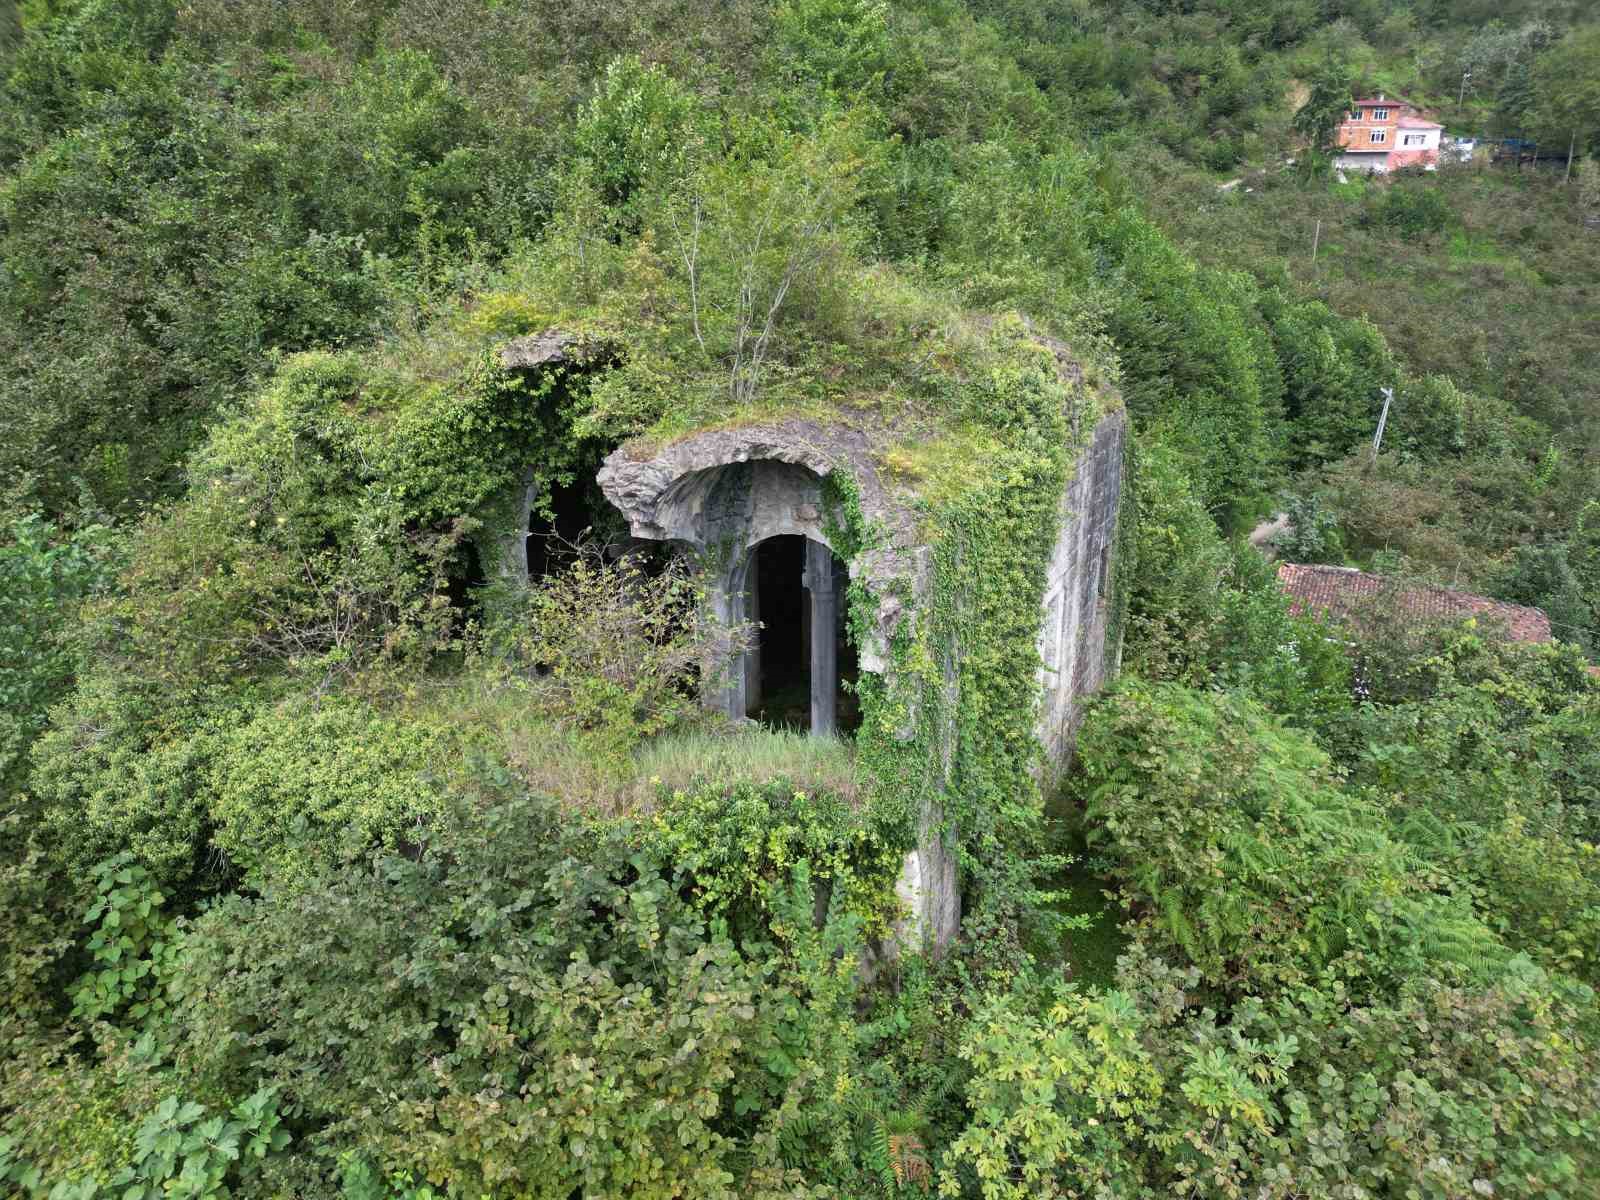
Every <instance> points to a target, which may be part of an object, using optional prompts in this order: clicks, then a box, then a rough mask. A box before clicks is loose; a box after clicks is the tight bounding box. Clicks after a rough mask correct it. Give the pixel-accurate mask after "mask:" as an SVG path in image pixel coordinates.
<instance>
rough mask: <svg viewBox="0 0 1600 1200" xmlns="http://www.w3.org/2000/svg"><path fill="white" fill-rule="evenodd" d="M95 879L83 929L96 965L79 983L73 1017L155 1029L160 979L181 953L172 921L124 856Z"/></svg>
mask: <svg viewBox="0 0 1600 1200" xmlns="http://www.w3.org/2000/svg"><path fill="white" fill-rule="evenodd" d="M94 874H95V892H96V898H95V902H94V904H93V905H92V906H91V907H90V908H89V911H88V912H86V913H85V914H84V923H85V924H87V925H92V926H94V927H95V928H94V933H93V934H92V935H91V936H90V938H89V943H88V947H87V949H88V951H89V955H90V957H91V958H92V959H93V960H94V962H95V963H96V964H97V965H96V966H95V967H94V968H92V969H91V970H90V971H88V972H86V973H85V974H84V976H83V977H82V978H81V979H79V980H78V984H77V986H76V987H75V988H74V990H73V993H72V1015H73V1016H74V1017H77V1018H79V1019H81V1020H85V1021H96V1020H102V1019H105V1018H112V1019H114V1020H121V1021H127V1022H129V1023H132V1024H133V1025H135V1026H138V1025H143V1024H153V1023H154V1022H155V1020H156V1018H157V1017H158V1016H159V1015H160V1013H161V1010H162V1009H164V1008H165V1007H166V997H165V995H164V994H163V984H164V977H165V976H166V975H167V974H168V973H169V972H170V971H171V970H172V968H173V966H174V964H175V962H176V961H177V958H178V955H179V953H180V941H179V938H178V937H177V936H176V930H175V928H174V925H173V922H172V919H171V918H170V917H168V916H166V915H165V914H163V913H162V912H161V905H162V904H163V902H164V901H165V900H166V897H165V896H163V895H162V894H161V892H160V891H158V890H157V889H156V887H155V885H154V884H153V883H152V882H151V879H150V873H149V872H148V871H146V870H145V869H144V868H143V867H140V866H138V865H137V864H135V863H134V862H133V861H132V858H131V856H129V855H126V854H124V855H120V856H118V857H117V858H113V859H110V860H108V861H106V862H103V863H100V864H99V865H98V866H97V867H96V868H95V871H94Z"/></svg>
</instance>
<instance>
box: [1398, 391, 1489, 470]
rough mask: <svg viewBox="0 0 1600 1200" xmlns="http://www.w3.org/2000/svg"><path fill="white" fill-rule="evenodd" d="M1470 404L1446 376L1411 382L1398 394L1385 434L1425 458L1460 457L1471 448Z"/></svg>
mask: <svg viewBox="0 0 1600 1200" xmlns="http://www.w3.org/2000/svg"><path fill="white" fill-rule="evenodd" d="M1469 403H1470V401H1469V400H1468V398H1467V397H1466V396H1465V395H1463V394H1462V391H1461V389H1460V388H1458V387H1457V386H1456V385H1455V384H1454V383H1452V382H1451V381H1450V380H1449V379H1448V378H1446V377H1445V376H1443V375H1428V376H1426V377H1424V378H1422V379H1408V380H1406V382H1405V383H1404V384H1402V385H1401V386H1400V388H1399V390H1398V391H1397V392H1396V394H1395V399H1394V405H1393V410H1394V411H1393V412H1391V413H1390V414H1389V424H1388V427H1387V429H1386V431H1385V434H1384V442H1385V444H1386V445H1389V446H1394V445H1395V444H1397V443H1398V444H1399V445H1400V446H1402V447H1404V448H1405V449H1406V450H1407V451H1409V452H1410V453H1412V454H1416V455H1420V456H1421V457H1423V458H1445V457H1450V456H1459V455H1460V454H1461V453H1462V452H1463V451H1465V450H1466V448H1467V441H1466V428H1465V423H1466V412H1467V408H1468V405H1469Z"/></svg>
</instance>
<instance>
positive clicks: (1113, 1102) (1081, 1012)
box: [940, 992, 1163, 1200]
mask: <svg viewBox="0 0 1600 1200" xmlns="http://www.w3.org/2000/svg"><path fill="white" fill-rule="evenodd" d="M1143 1024H1144V1022H1143V1021H1142V1019H1141V1017H1140V1015H1139V1014H1138V1013H1137V1012H1136V1010H1135V1009H1134V1007H1133V1005H1132V1004H1130V1003H1129V1001H1128V998H1127V997H1126V996H1124V995H1121V994H1119V993H1117V992H1110V993H1107V994H1104V995H1095V996H1077V995H1065V996H1061V997H1059V998H1057V999H1056V1000H1054V1002H1052V1003H1051V1004H1050V1005H1049V1007H1048V1010H1047V1011H1046V1012H1045V1013H1044V1014H1042V1015H1036V1014H1035V1013H1033V1012H1030V1011H1028V1010H1027V1009H1026V1008H1025V1007H1024V1006H1023V1005H1022V1004H1021V1003H1019V1002H1018V1000H1016V999H1013V998H1010V997H989V998H988V999H987V1000H986V1002H985V1003H984V1004H983V1005H982V1006H981V1007H980V1008H979V1010H978V1011H977V1012H976V1013H974V1014H973V1017H972V1020H971V1022H970V1024H969V1026H968V1028H967V1030H966V1034H965V1037H964V1038H963V1040H962V1044H961V1049H960V1055H961V1058H962V1059H963V1060H964V1061H966V1062H967V1063H968V1064H969V1066H970V1068H971V1071H972V1078H971V1081H970V1082H969V1083H968V1084H967V1093H966V1100H967V1107H968V1110H969V1111H970V1112H971V1114H972V1118H971V1120H970V1121H969V1123H968V1124H967V1126H966V1128H965V1129H964V1130H963V1131H962V1132H961V1135H960V1137H958V1138H957V1139H956V1140H955V1142H954V1143H953V1144H952V1145H951V1146H950V1149H949V1153H948V1157H947V1159H946V1165H945V1167H944V1169H943V1171H942V1172H941V1179H940V1193H941V1194H942V1195H956V1194H959V1189H960V1185H961V1182H962V1181H963V1176H966V1175H968V1173H969V1172H970V1175H971V1176H972V1177H975V1182H976V1184H977V1191H978V1194H979V1195H981V1196H982V1197H983V1198H984V1200H1023V1198H1024V1197H1032V1196H1061V1197H1065V1196H1078V1195H1084V1194H1090V1193H1092V1192H1093V1191H1094V1190H1095V1189H1104V1191H1105V1192H1106V1193H1107V1194H1111V1195H1121V1194H1128V1193H1127V1192H1126V1191H1125V1189H1131V1188H1136V1187H1137V1186H1138V1185H1139V1183H1140V1181H1141V1176H1142V1171H1141V1169H1140V1165H1139V1163H1138V1158H1139V1155H1140V1150H1141V1147H1140V1145H1139V1142H1140V1140H1141V1138H1142V1137H1143V1136H1144V1134H1145V1130H1146V1127H1147V1123H1148V1122H1149V1119H1150V1116H1151V1115H1152V1113H1153V1111H1154V1109H1155V1107H1156V1102H1157V1100H1158V1099H1159V1098H1160V1096H1161V1092H1162V1088H1163V1080H1162V1077H1161V1075H1160V1074H1159V1073H1158V1070H1157V1068H1156V1066H1155V1063H1154V1061H1153V1060H1152V1057H1151V1055H1150V1053H1149V1051H1148V1050H1146V1048H1145V1047H1144V1046H1143V1045H1142V1044H1141V1036H1142V1034H1143V1033H1144V1030H1143Z"/></svg>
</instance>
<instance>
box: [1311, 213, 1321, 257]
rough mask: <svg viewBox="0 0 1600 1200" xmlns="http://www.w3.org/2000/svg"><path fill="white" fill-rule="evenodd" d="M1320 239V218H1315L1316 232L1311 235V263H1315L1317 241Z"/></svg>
mask: <svg viewBox="0 0 1600 1200" xmlns="http://www.w3.org/2000/svg"><path fill="white" fill-rule="evenodd" d="M1321 240H1322V218H1321V217H1318V218H1317V229H1316V232H1315V233H1313V234H1312V235H1311V265H1312V266H1313V267H1314V266H1316V265H1317V243H1318V242H1319V241H1321Z"/></svg>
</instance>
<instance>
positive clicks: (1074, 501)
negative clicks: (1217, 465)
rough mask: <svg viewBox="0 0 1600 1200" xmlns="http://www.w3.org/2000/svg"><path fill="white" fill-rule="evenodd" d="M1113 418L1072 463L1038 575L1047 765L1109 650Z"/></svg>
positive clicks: (1100, 676) (1116, 476)
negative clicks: (1045, 564) (1046, 560)
mask: <svg viewBox="0 0 1600 1200" xmlns="http://www.w3.org/2000/svg"><path fill="white" fill-rule="evenodd" d="M1126 430H1127V423H1126V421H1125V420H1124V419H1123V417H1122V414H1121V413H1114V414H1112V415H1111V416H1109V417H1107V418H1105V419H1104V420H1102V421H1101V422H1100V424H1099V426H1098V427H1096V429H1095V431H1094V435H1093V437H1092V438H1091V440H1090V443H1089V446H1088V448H1087V449H1086V450H1085V451H1084V452H1083V454H1082V455H1080V456H1079V458H1078V463H1077V470H1076V471H1075V473H1074V474H1073V477H1072V481H1071V482H1070V483H1069V484H1068V485H1067V488H1066V491H1065V492H1064V493H1062V496H1061V503H1060V506H1059V508H1058V510H1057V513H1058V515H1057V521H1058V527H1057V529H1058V531H1057V534H1056V544H1055V550H1054V551H1053V553H1052V554H1051V556H1050V566H1049V569H1048V571H1047V572H1046V574H1045V585H1044V619H1043V622H1042V624H1041V627H1040V630H1039V659H1040V664H1041V665H1040V669H1039V694H1040V704H1039V721H1038V725H1037V726H1036V729H1037V732H1038V735H1039V741H1040V743H1041V744H1043V746H1044V748H1045V754H1046V756H1047V757H1048V758H1049V759H1050V760H1051V761H1052V762H1060V761H1061V760H1063V759H1065V757H1066V756H1067V755H1068V754H1069V753H1070V752H1071V749H1072V738H1073V735H1074V734H1075V733H1076V732H1077V729H1078V724H1079V722H1080V721H1081V720H1082V719H1083V705H1082V703H1081V700H1082V699H1083V697H1085V696H1087V695H1088V694H1089V693H1091V692H1093V691H1094V690H1095V689H1097V688H1098V687H1099V686H1100V685H1101V683H1102V682H1104V680H1105V678H1106V676H1107V674H1108V668H1109V667H1110V666H1111V665H1112V664H1111V663H1110V662H1109V659H1110V657H1111V656H1113V655H1114V654H1115V647H1107V646H1106V644H1105V639H1106V618H1107V616H1108V606H1109V604H1110V602H1111V571H1112V556H1113V555H1114V554H1115V553H1116V538H1117V512H1118V508H1119V505H1120V501H1121V496H1122V449H1123V441H1124V438H1125V437H1126Z"/></svg>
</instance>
